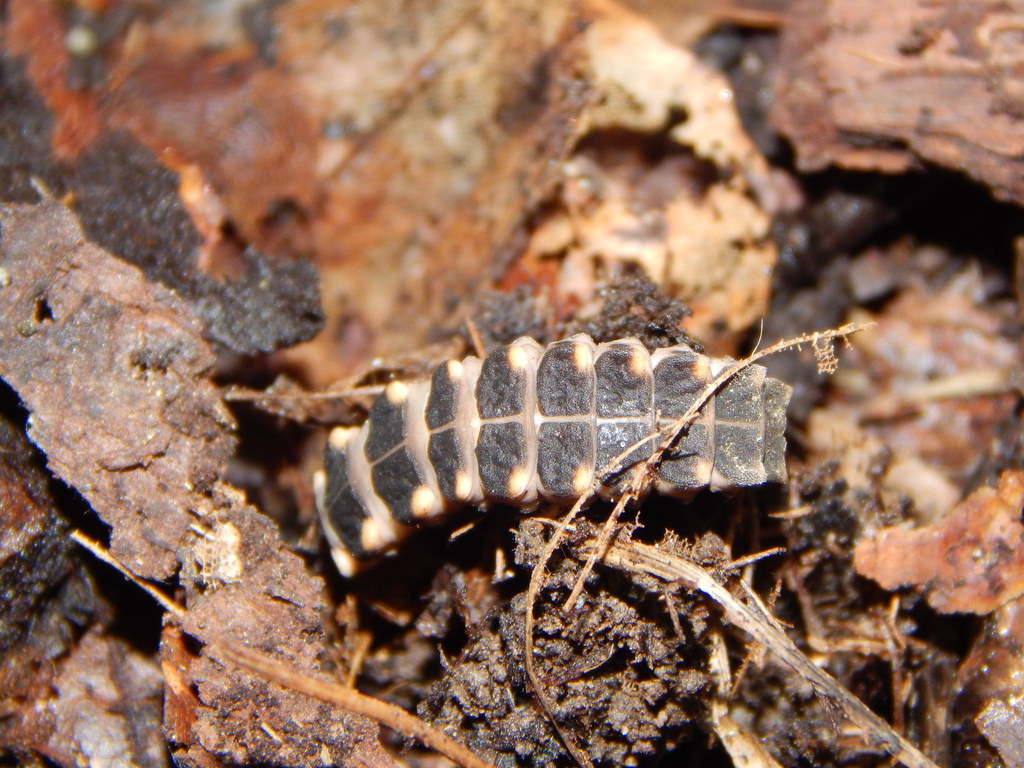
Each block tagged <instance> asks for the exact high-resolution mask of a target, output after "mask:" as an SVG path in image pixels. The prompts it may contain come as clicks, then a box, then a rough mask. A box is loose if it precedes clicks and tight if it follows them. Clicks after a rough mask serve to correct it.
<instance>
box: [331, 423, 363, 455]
mask: <svg viewBox="0 0 1024 768" xmlns="http://www.w3.org/2000/svg"><path fill="white" fill-rule="evenodd" d="M358 431H359V430H358V429H348V428H346V427H335V428H334V429H332V430H331V434H329V435H328V436H327V443H328V444H329V445H330V446H331V448H333V449H334V450H336V451H343V450H345V446H346V445H348V441H349V440H351V439H352V435H353V434H354V433H355V432H358Z"/></svg>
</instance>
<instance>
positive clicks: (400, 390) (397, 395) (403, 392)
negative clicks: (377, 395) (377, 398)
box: [384, 381, 409, 405]
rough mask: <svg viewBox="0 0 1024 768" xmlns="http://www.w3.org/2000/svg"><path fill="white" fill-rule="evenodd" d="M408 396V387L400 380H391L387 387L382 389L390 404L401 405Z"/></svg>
mask: <svg viewBox="0 0 1024 768" xmlns="http://www.w3.org/2000/svg"><path fill="white" fill-rule="evenodd" d="M408 396H409V388H408V387H407V386H405V384H403V383H402V382H400V381H392V382H391V383H390V384H388V386H387V389H385V390H384V397H386V398H387V399H388V402H389V403H391V404H392V405H401V404H402V403H404V402H405V398H407V397H408Z"/></svg>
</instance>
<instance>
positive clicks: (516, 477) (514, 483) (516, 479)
mask: <svg viewBox="0 0 1024 768" xmlns="http://www.w3.org/2000/svg"><path fill="white" fill-rule="evenodd" d="M529 480H530V475H529V474H528V473H527V471H526V469H524V468H523V467H516V468H515V469H513V470H512V472H511V473H510V474H509V476H508V491H507V493H508V498H510V499H515V498H518V497H519V496H522V495H523V492H524V491H526V484H527V482H529Z"/></svg>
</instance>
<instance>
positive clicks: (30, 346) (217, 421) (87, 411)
mask: <svg viewBox="0 0 1024 768" xmlns="http://www.w3.org/2000/svg"><path fill="white" fill-rule="evenodd" d="M0 226H2V228H3V229H2V235H0V236H2V240H0V266H2V267H3V269H4V270H6V282H7V285H6V286H5V287H4V288H2V289H0V318H2V321H3V324H2V326H0V374H2V375H3V377H4V379H5V380H6V381H7V382H9V383H10V384H11V386H12V387H14V389H15V390H17V392H18V394H19V396H20V397H21V398H22V400H23V401H24V403H25V405H26V406H27V407H28V408H29V410H30V411H32V414H33V416H32V419H31V421H30V424H29V435H30V437H31V438H32V440H33V441H34V442H35V443H36V444H37V445H38V446H39V447H40V448H41V449H42V450H43V451H44V452H45V453H46V455H47V459H48V463H49V466H50V468H51V469H52V470H53V471H54V473H56V474H57V475H58V476H59V477H60V478H61V479H62V480H64V481H65V482H66V483H68V484H69V485H71V486H72V487H74V488H76V489H78V490H79V491H80V492H81V493H82V495H83V496H85V498H86V499H87V500H88V501H89V502H90V503H91V504H92V505H93V507H94V508H95V509H96V511H97V512H98V513H99V514H100V516H101V517H103V518H104V520H105V521H106V522H107V523H108V524H109V525H110V526H111V528H112V532H111V549H112V551H113V553H114V555H115V556H116V557H117V558H118V559H120V560H121V561H122V562H123V563H125V565H127V566H128V567H129V568H131V569H132V570H133V571H134V572H136V573H138V574H139V575H141V576H144V577H147V578H157V579H163V578H167V577H168V576H169V575H171V573H173V571H174V567H175V560H176V558H175V552H176V551H177V549H178V548H179V547H180V546H181V545H182V542H183V539H184V537H185V534H186V531H187V529H188V526H189V524H190V523H191V522H193V518H191V516H190V515H189V510H197V509H202V507H203V504H204V496H203V493H204V491H207V490H208V489H209V488H210V486H211V484H212V483H213V482H214V481H215V479H216V477H217V475H218V473H219V471H220V468H221V466H222V465H223V462H224V461H226V460H227V457H228V456H229V455H230V453H231V451H232V450H233V448H234V441H233V439H232V437H231V435H230V428H231V425H232V420H231V417H230V416H229V415H228V413H227V411H226V410H225V409H224V407H223V406H222V405H221V404H220V402H219V400H218V399H217V397H216V392H215V390H214V388H213V386H212V385H211V384H210V383H209V382H208V381H207V380H206V379H205V378H204V377H205V375H206V374H207V373H208V372H209V369H210V366H211V365H212V364H213V355H212V354H211V352H210V350H209V348H208V347H207V345H206V344H205V343H204V342H203V341H202V339H201V338H200V332H201V328H200V326H199V323H198V322H197V321H196V320H195V319H194V317H193V316H192V315H191V314H190V313H189V312H188V310H187V308H186V307H185V305H184V303H183V302H182V301H181V300H179V299H178V298H177V297H176V296H175V295H174V294H172V293H171V292H170V291H168V290H166V289H164V288H161V287H159V286H154V285H152V284H150V283H148V282H146V280H145V278H144V277H143V276H142V273H141V272H139V271H138V270H137V269H135V268H134V267H130V266H128V265H125V264H123V263H122V262H119V261H117V260H116V259H113V258H112V257H110V256H109V255H108V254H106V253H104V252H103V251H101V250H100V249H99V248H96V247H95V246H93V245H91V244H89V243H88V242H86V241H85V240H84V239H83V237H82V233H81V230H80V229H79V227H78V223H77V221H75V219H74V218H73V217H72V216H70V214H69V213H68V212H67V211H66V209H64V207H63V206H61V205H60V204H58V203H56V202H54V201H44V202H43V203H41V204H40V205H37V206H27V205H10V206H6V207H4V208H2V209H0Z"/></svg>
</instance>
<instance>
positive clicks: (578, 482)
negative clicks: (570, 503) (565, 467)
mask: <svg viewBox="0 0 1024 768" xmlns="http://www.w3.org/2000/svg"><path fill="white" fill-rule="evenodd" d="M592 479H593V472H591V471H590V470H589V469H587V468H586V467H577V468H576V471H575V472H573V475H572V490H573V493H574V494H576V496H577V497H579V496H582V495H583V494H584V493H586V492H587V490H588V489H589V488H590V482H591V480H592Z"/></svg>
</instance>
